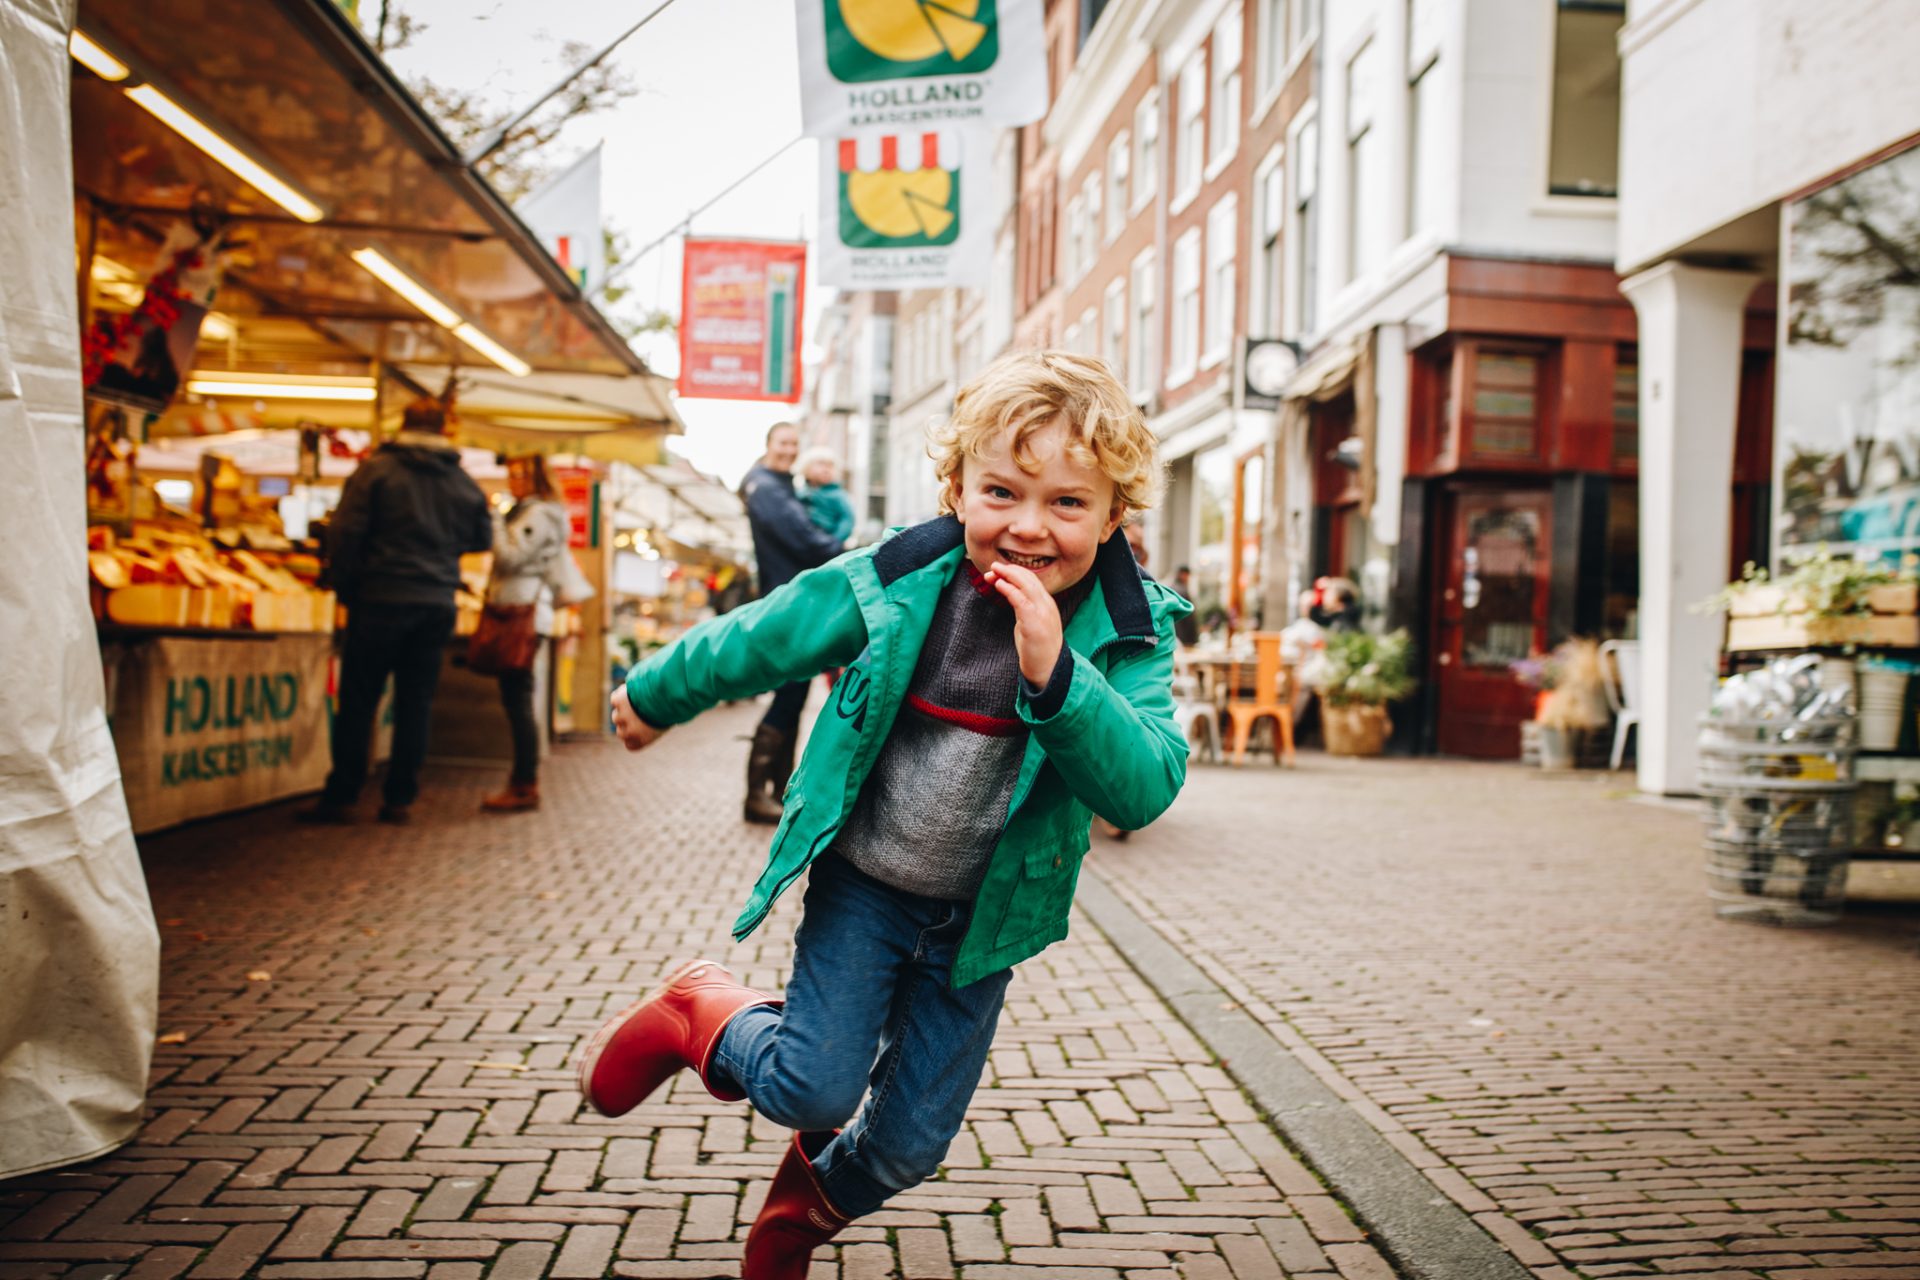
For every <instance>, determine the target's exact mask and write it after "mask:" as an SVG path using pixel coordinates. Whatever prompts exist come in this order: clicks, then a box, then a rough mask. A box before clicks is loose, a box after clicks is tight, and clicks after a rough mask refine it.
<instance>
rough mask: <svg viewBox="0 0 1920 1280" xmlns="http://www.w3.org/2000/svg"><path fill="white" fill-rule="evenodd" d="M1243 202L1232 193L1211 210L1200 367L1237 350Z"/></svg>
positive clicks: (1203, 289)
mask: <svg viewBox="0 0 1920 1280" xmlns="http://www.w3.org/2000/svg"><path fill="white" fill-rule="evenodd" d="M1239 238H1240V201H1239V198H1238V197H1237V196H1236V195H1235V194H1234V193H1233V192H1231V191H1230V192H1228V193H1227V194H1226V195H1224V196H1221V197H1220V199H1219V200H1217V201H1215V202H1214V206H1213V208H1211V209H1209V210H1207V242H1206V259H1205V262H1206V274H1205V276H1204V284H1203V285H1202V287H1201V295H1202V310H1201V313H1200V367H1201V368H1202V369H1211V368H1213V367H1214V366H1215V365H1217V364H1219V363H1220V362H1221V361H1222V360H1224V359H1226V358H1227V353H1228V352H1229V351H1231V350H1232V349H1233V334H1234V330H1235V328H1236V326H1235V324H1234V311H1235V306H1234V303H1235V295H1236V294H1237V292H1238V285H1239V278H1238V277H1239V271H1238V265H1239V256H1240V255H1239Z"/></svg>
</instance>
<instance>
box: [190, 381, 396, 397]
mask: <svg viewBox="0 0 1920 1280" xmlns="http://www.w3.org/2000/svg"><path fill="white" fill-rule="evenodd" d="M187 391H188V392H189V393H190V394H192V395H196V396H232V397H235V398H237V399H242V400H357V401H360V402H362V403H365V402H367V401H370V400H372V399H373V398H374V389H373V388H372V387H370V386H364V385H362V386H351V385H347V384H344V383H337V382H313V383H302V382H227V381H215V380H210V379H206V378H200V377H194V378H189V379H188V380H187Z"/></svg>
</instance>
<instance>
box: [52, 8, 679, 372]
mask: <svg viewBox="0 0 1920 1280" xmlns="http://www.w3.org/2000/svg"><path fill="white" fill-rule="evenodd" d="M77 28H78V30H79V31H80V32H82V33H84V34H87V35H90V36H93V37H95V38H97V39H98V40H99V41H100V42H102V43H103V44H104V45H107V46H110V47H111V49H112V50H114V51H117V52H118V53H119V55H121V57H122V58H123V59H124V61H125V62H126V63H127V65H128V66H129V67H130V68H131V69H132V73H131V75H129V76H128V77H126V78H124V79H121V80H119V81H114V82H110V81H108V80H106V79H103V78H101V77H100V76H98V75H96V74H94V73H93V72H90V71H87V70H83V69H81V68H80V67H79V66H76V67H75V69H74V83H73V122H74V135H75V136H74V180H75V185H76V188H77V191H78V194H79V196H80V197H81V200H82V218H83V225H82V229H81V234H82V237H83V238H85V239H88V240H89V242H90V243H91V245H92V247H93V249H94V250H95V252H96V253H97V254H98V255H99V261H103V262H105V263H107V264H110V265H109V266H107V267H104V268H103V267H100V266H98V265H96V270H95V276H96V280H98V279H99V277H100V275H101V272H102V271H103V270H105V271H108V272H109V273H111V272H113V271H124V272H128V273H131V274H132V276H134V277H135V278H144V277H146V276H147V275H149V274H151V273H152V271H153V270H154V269H155V267H156V266H157V265H158V264H157V257H158V254H159V249H160V246H161V244H162V243H163V242H164V241H165V240H166V238H167V236H168V234H169V233H170V232H174V231H175V230H176V229H177V228H178V227H179V226H180V225H181V224H183V223H184V222H186V221H188V220H190V219H191V217H192V215H193V214H194V212H195V210H196V209H199V210H202V211H203V212H204V213H205V214H207V215H210V216H211V219H212V220H215V221H217V220H220V219H227V220H230V221H229V222H228V224H227V225H228V228H229V238H230V239H237V240H238V241H239V242H240V245H241V247H240V249H239V251H238V252H237V253H235V254H233V255H232V257H231V259H230V260H229V261H228V263H227V266H226V269H225V271H224V274H223V278H222V283H221V287H220V291H219V294H218V298H217V300H216V303H215V308H216V310H217V311H218V312H220V313H221V314H222V315H223V316H225V317H227V318H229V319H231V320H232V321H233V322H234V324H233V325H232V326H230V327H229V329H230V331H225V330H222V331H215V332H210V331H209V330H207V329H203V330H202V334H201V345H200V351H199V363H200V364H201V365H202V366H203V367H205V366H211V367H216V368H219V367H225V368H244V369H266V368H281V369H294V368H298V369H303V370H316V371H318V370H325V369H326V368H328V367H329V366H333V365H339V366H344V367H345V368H347V369H348V370H351V369H355V368H357V369H359V370H361V371H364V370H365V369H366V368H367V367H368V364H369V363H370V362H373V361H383V362H384V361H394V362H404V363H408V364H412V365H445V364H450V363H460V364H463V365H465V364H473V363H475V361H476V360H477V359H478V358H479V357H477V356H476V355H475V350H476V348H474V347H473V345H472V344H471V343H463V342H462V341H461V340H460V339H457V338H456V337H455V326H453V325H452V324H449V323H448V322H447V321H445V320H444V319H443V320H441V321H440V322H438V323H436V322H435V321H434V320H432V319H429V318H428V317H427V316H426V315H424V314H423V313H422V311H421V309H420V308H419V307H418V306H417V305H416V304H414V303H412V302H409V301H408V300H407V299H406V298H405V297H404V296H403V294H402V292H399V291H396V289H395V288H394V287H393V286H392V285H391V283H384V282H383V281H382V280H381V279H379V278H376V276H375V274H373V273H372V272H371V271H370V270H369V269H368V268H367V267H366V266H364V265H363V263H364V262H366V261H369V259H368V258H367V256H366V255H367V252H368V251H370V250H371V251H373V252H374V253H375V254H377V255H379V257H380V258H381V259H382V260H384V261H385V262H388V263H391V264H392V265H393V266H395V267H397V268H399V270H400V271H401V272H403V273H405V275H406V276H407V277H409V278H411V279H412V280H414V281H417V282H418V283H419V284H420V285H422V286H424V288H425V289H426V290H427V291H429V292H430V293H431V294H432V295H434V296H435V297H437V298H438V299H439V300H440V301H441V302H443V303H444V304H445V305H446V306H447V307H450V308H451V309H452V311H453V312H455V313H457V317H458V318H459V319H460V320H463V321H465V322H467V323H469V324H470V325H471V326H473V327H474V328H475V329H476V330H478V331H479V332H480V334H481V335H482V336H483V338H484V339H486V340H491V341H492V342H493V343H496V344H498V346H499V347H500V348H503V349H504V350H505V351H506V352H507V353H509V354H510V356H511V357H514V358H517V360H519V361H524V362H525V363H526V364H527V365H530V366H531V367H532V368H533V369H534V370H536V371H538V372H540V373H548V374H599V375H614V376H618V375H641V374H645V373H646V372H647V369H646V365H645V363H644V362H643V361H642V360H641V359H640V358H639V357H638V356H637V355H635V354H634V353H633V352H632V350H630V349H629V347H628V345H627V343H626V342H625V341H624V340H623V339H622V338H621V336H620V335H619V334H618V333H617V332H616V331H615V330H614V329H613V327H612V326H611V325H610V324H609V323H608V322H607V320H606V318H605V317H604V316H602V315H601V314H600V313H599V311H598V310H596V309H595V308H594V306H593V305H592V304H591V303H590V302H589V301H588V300H587V299H586V298H585V297H584V296H583V295H582V294H581V292H580V290H579V288H578V287H577V286H576V285H575V283H574V281H573V280H572V279H571V278H570V277H569V276H568V274H567V273H566V272H565V271H564V270H563V269H562V268H561V267H560V265H559V264H558V263H556V262H555V261H554V260H553V259H552V257H551V256H549V255H548V253H547V252H546V251H545V250H544V249H543V248H542V247H541V246H540V244H539V242H538V241H537V240H536V239H535V237H534V236H533V235H532V233H531V232H529V231H528V229H527V228H526V226H525V225H524V224H523V223H522V222H521V221H520V219H519V218H518V217H516V216H515V215H514V213H513V211H512V209H511V208H509V207H508V206H507V204H506V203H505V202H504V201H503V200H502V199H501V198H500V196H499V195H498V194H497V193H495V192H494V191H493V189H492V188H491V187H489V186H488V185H487V184H486V183H485V182H484V181H483V180H482V179H481V178H479V177H478V176H476V175H475V174H474V173H473V172H472V171H471V170H470V169H468V168H467V166H466V165H465V164H464V163H463V162H462V160H461V157H460V155H459V153H458V152H457V151H456V149H455V148H454V146H453V144H452V143H451V142H450V141H449V140H448V139H447V137H446V136H445V134H443V133H442V132H441V131H440V129H439V128H438V126H437V125H436V124H435V123H434V122H433V121H432V120H431V119H430V118H429V117H428V116H427V114H426V113H425V111H424V110H423V109H422V108H421V106H420V104H419V103H418V102H417V101H415V100H414V98H413V97H412V95H411V94H409V93H408V92H407V90H406V89H405V88H404V87H403V86H402V85H401V84H400V82H399V80H398V79H397V78H396V77H395V76H394V74H393V72H392V71H391V70H390V69H389V68H388V67H387V65H386V64H385V62H384V61H382V60H381V58H380V57H379V56H378V55H377V54H376V53H374V51H373V50H372V49H371V48H370V47H369V46H368V44H367V43H366V41H365V40H364V39H363V38H362V37H361V35H360V33H359V32H358V31H357V30H356V29H355V27H354V25H353V23H352V22H351V20H349V19H348V18H347V17H346V15H345V14H343V13H342V12H341V11H340V9H339V7H338V6H337V5H336V4H334V3H333V2H332V0H82V3H81V5H80V9H79V15H78V21H77ZM142 84H147V85H150V86H153V87H155V88H156V89H158V90H159V91H160V92H162V93H163V96H165V97H166V98H167V100H168V101H175V102H176V105H177V106H179V107H180V108H181V109H182V110H184V111H186V112H188V113H189V114H190V115H191V116H192V117H193V119H195V120H197V121H199V122H200V123H201V124H202V125H204V126H205V128H206V129H207V130H210V131H211V132H212V133H213V134H215V135H217V136H218V137H219V138H222V139H225V140H226V141H228V142H231V143H232V144H234V145H235V146H237V147H238V148H239V149H240V150H241V151H243V152H245V153H246V154H247V155H249V156H251V157H253V158H254V159H256V160H257V161H258V162H259V163H260V164H261V165H263V166H264V167H265V169H266V170H268V171H269V172H271V173H274V174H277V175H278V177H279V178H281V179H283V180H284V182H285V183H286V184H287V186H288V187H289V188H291V189H293V190H294V191H295V192H297V193H299V194H300V195H301V196H303V197H304V198H305V199H307V200H310V201H311V204H312V206H313V210H312V212H314V213H317V214H318V218H317V220H313V221H309V220H306V218H305V217H303V216H301V215H299V214H298V213H297V212H293V211H289V209H288V207H287V205H286V202H285V201H284V200H276V199H270V198H269V197H268V196H267V195H265V194H263V193H262V190H261V189H260V187H259V186H256V185H253V184H251V183H249V182H247V181H242V180H241V179H240V178H239V177H237V176H236V175H235V174H234V173H233V172H232V171H230V169H229V168H228V167H225V166H223V165H222V164H220V163H216V161H215V160H214V159H212V158H211V157H210V156H209V154H207V153H206V152H205V151H203V150H202V149H201V148H200V147H197V146H195V145H194V144H192V143H190V142H189V141H187V140H186V137H185V136H184V135H183V134H182V132H181V131H180V130H179V129H178V128H176V127H170V126H169V125H168V124H166V123H163V116H162V115H161V114H156V113H155V111H154V110H153V108H152V107H151V106H148V107H143V106H142V105H140V102H139V101H136V99H135V97H134V96H132V95H131V94H130V92H129V91H130V90H133V91H135V92H138V91H139V87H140V86H141V85H142ZM176 100H177V101H176ZM146 101H148V102H149V103H151V101H152V99H151V98H148V99H146ZM269 185H270V184H269ZM356 254H360V255H361V257H360V258H359V259H356V257H355V256H354V255H356ZM222 332H224V333H225V336H222ZM490 367H491V366H490ZM503 376H505V375H504V374H503Z"/></svg>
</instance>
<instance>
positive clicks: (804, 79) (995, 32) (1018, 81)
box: [795, 0, 1047, 136]
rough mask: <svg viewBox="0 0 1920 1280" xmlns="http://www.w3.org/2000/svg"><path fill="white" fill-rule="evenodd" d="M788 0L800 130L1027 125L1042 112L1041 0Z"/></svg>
mask: <svg viewBox="0 0 1920 1280" xmlns="http://www.w3.org/2000/svg"><path fill="white" fill-rule="evenodd" d="M795 8H796V10H797V14H798V18H799V35H800V82H801V90H800V96H801V115H802V118H803V125H804V128H805V131H806V132H807V133H809V134H813V135H816V136H827V135H832V134H838V133H842V132H846V131H849V130H853V129H890V130H901V129H914V128H919V129H927V128H935V127H938V126H940V125H945V124H985V125H1017V124H1031V123H1032V122H1033V121H1035V120H1038V119H1039V118H1040V117H1041V116H1043V115H1045V114H1046V110H1047V57H1046V47H1047V46H1046V36H1045V31H1044V28H1043V25H1042V13H1041V8H1042V0H795Z"/></svg>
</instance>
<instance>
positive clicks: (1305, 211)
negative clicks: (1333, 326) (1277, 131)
mask: <svg viewBox="0 0 1920 1280" xmlns="http://www.w3.org/2000/svg"><path fill="white" fill-rule="evenodd" d="M1287 190H1288V202H1287V243H1288V244H1289V245H1290V246H1291V248H1289V249H1288V250H1287V269H1286V273H1285V274H1286V276H1287V277H1288V278H1289V280H1290V281H1291V283H1290V284H1289V285H1288V287H1287V309H1286V311H1287V328H1288V331H1289V332H1290V333H1293V334H1297V335H1307V334H1312V333H1313V332H1314V329H1315V326H1316V325H1317V323H1318V321H1319V316H1320V298H1319V293H1320V282H1319V270H1318V268H1319V263H1318V261H1317V260H1316V258H1315V256H1314V255H1315V253H1316V251H1317V249H1318V245H1317V244H1315V243H1314V242H1315V241H1316V240H1317V239H1318V238H1319V237H1318V230H1317V225H1316V224H1317V219H1318V215H1319V212H1320V209H1319V192H1320V116H1319V113H1318V112H1317V111H1303V112H1301V113H1300V114H1299V115H1298V116H1296V117H1295V118H1294V122H1293V127H1292V128H1291V129H1290V130H1289V131H1288V134H1287Z"/></svg>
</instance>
